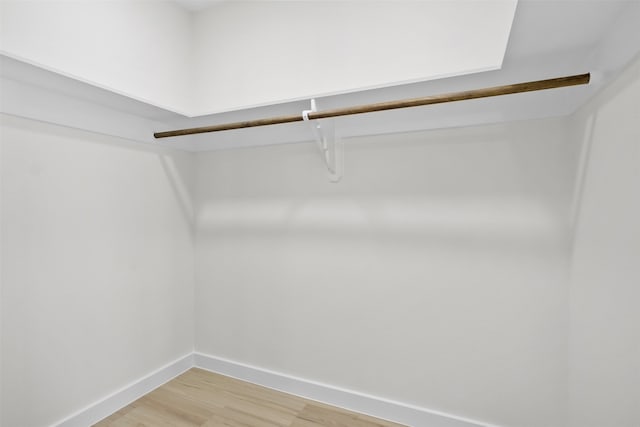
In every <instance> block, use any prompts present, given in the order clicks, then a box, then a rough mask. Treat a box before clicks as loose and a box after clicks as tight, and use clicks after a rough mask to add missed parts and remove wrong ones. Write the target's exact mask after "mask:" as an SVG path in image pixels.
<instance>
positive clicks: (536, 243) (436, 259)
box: [196, 120, 575, 427]
mask: <svg viewBox="0 0 640 427" xmlns="http://www.w3.org/2000/svg"><path fill="white" fill-rule="evenodd" d="M565 130H566V129H565V125H564V122H563V121H561V120H545V121H531V122H521V123H511V124H503V125H495V126H485V127H472V128H464V129H452V130H446V131H432V132H422V133H413V134H400V135H390V136H382V137H375V138H374V137H372V138H362V139H358V140H351V141H348V142H347V144H346V174H345V177H344V179H343V181H342V182H341V183H340V184H338V185H336V184H330V183H329V182H328V180H327V177H326V171H324V170H323V166H322V163H321V160H320V157H319V154H318V153H317V150H316V147H315V146H314V145H312V144H299V145H284V146H275V147H263V148H254V149H241V150H232V151H221V152H211V153H202V154H198V158H197V171H198V172H197V173H198V176H197V182H196V185H197V188H196V194H197V200H198V203H199V205H198V207H197V211H196V212H197V213H196V218H197V220H196V221H197V241H196V266H197V267H196V269H197V271H196V350H198V351H200V352H203V353H208V354H211V355H215V356H221V357H225V358H228V359H231V360H235V361H239V362H245V363H249V364H252V365H256V366H259V367H263V368H268V369H273V370H276V371H280V372H284V373H288V374H293V375H296V376H299V377H302V378H307V379H311V380H317V381H320V382H323V383H328V384H332V385H336V386H342V387H346V388H349V389H353V390H357V391H361V392H365V393H369V394H373V395H377V396H381V397H387V398H391V399H394V400H398V401H401V402H405V403H411V404H415V405H420V406H423V407H426V408H431V409H436V410H440V411H445V412H448V413H451V414H455V415H458V416H465V417H469V418H472V419H476V420H480V421H487V422H493V423H495V424H498V425H504V426H519V427H521V426H530V427H540V426H561V425H565V418H564V417H565V409H566V399H567V396H566V384H567V378H566V369H567V368H566V352H567V327H568V324H567V322H568V316H567V311H568V301H567V291H568V289H567V273H568V255H569V251H568V240H569V227H568V221H567V218H568V216H569V215H568V211H569V206H570V199H571V192H572V179H573V174H574V168H575V158H574V156H573V155H572V147H571V144H567V143H566V133H565Z"/></svg>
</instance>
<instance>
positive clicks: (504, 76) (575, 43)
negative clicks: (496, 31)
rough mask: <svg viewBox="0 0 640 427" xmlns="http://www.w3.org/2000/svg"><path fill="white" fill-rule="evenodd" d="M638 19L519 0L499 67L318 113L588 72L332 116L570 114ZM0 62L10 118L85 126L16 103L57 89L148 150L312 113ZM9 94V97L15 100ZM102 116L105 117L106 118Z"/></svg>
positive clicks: (239, 141)
mask: <svg viewBox="0 0 640 427" xmlns="http://www.w3.org/2000/svg"><path fill="white" fill-rule="evenodd" d="M180 3H192V4H191V5H189V7H192V8H193V7H206V6H208V5H207V4H204V3H210V2H201V1H196V2H191V1H189V0H184V1H183V0H180ZM184 6H185V7H186V6H187V5H184ZM638 22H640V2H639V1H633V0H627V1H617V0H610V1H588V0H587V1H584V0H566V1H564V0H563V1H558V0H553V1H548V0H541V1H534V0H520V1H519V3H518V6H517V10H516V14H515V18H514V22H513V26H512V31H511V35H510V38H509V43H508V46H507V50H506V54H505V57H504V62H503V65H502V68H501V69H499V70H495V71H487V72H482V73H476V74H471V75H466V76H458V77H452V78H444V79H438V80H433V81H428V82H418V83H411V84H405V85H399V86H393V87H386V88H379V89H373V90H366V91H359V92H355V93H349V94H342V95H335V96H328V97H322V98H319V99H318V106H319V109H326V108H334V107H345V106H352V105H359V104H364V103H370V102H380V101H387V100H394V99H403V98H413V97H417V96H427V95H433V94H438V93H446V92H452V91H459V90H467V89H475V88H482V87H488V86H495V85H501V84H508V83H517V82H522V81H529V80H538V79H544V78H551V77H558V76H562V75H570V74H580V73H584V72H591V73H592V83H591V84H590V85H589V86H588V87H584V86H582V87H574V88H564V89H558V90H552V91H545V92H538V93H528V94H520V95H510V96H503V97H499V98H491V99H483V100H474V101H465V102H460V103H451V104H443V105H438V106H429V107H417V108H411V109H403V110H396V111H390V112H384V113H373V114H364V115H358V116H350V117H345V118H340V119H337V120H336V121H335V127H336V129H337V131H338V132H339V133H340V135H342V136H343V137H345V138H351V137H358V136H363V135H373V134H384V133H394V132H407V131H415V130H425V129H435V128H446V127H457V126H469V125H475V124H483V123H496V122H504V121H510V120H523V119H533V118H541V117H550V116H562V115H567V114H571V113H572V112H574V111H575V110H576V109H577V108H579V106H580V105H582V104H584V103H585V102H586V101H587V100H588V99H589V98H590V97H591V96H593V95H594V93H595V92H596V91H597V90H598V89H599V88H601V87H602V85H604V84H606V83H607V82H608V81H610V79H611V78H613V77H614V76H615V75H616V74H617V73H619V72H620V71H621V69H622V68H623V67H624V66H625V65H626V64H628V63H629V62H630V61H631V60H632V59H633V58H636V57H637V56H638V55H639V54H640V26H638V25H637V23H638ZM2 65H3V66H2V74H3V76H4V77H5V78H8V79H9V80H11V82H13V83H11V84H12V85H14V86H15V88H14V86H11V91H9V90H5V91H4V92H3V95H5V96H3V97H4V98H5V99H4V100H3V102H2V104H3V106H2V108H3V110H4V111H6V112H9V113H11V111H7V110H13V111H14V114H18V115H25V116H29V115H31V116H32V117H34V118H38V117H39V119H40V120H44V121H57V122H61V121H64V120H67V121H69V122H73V123H69V125H72V126H76V127H81V126H82V125H84V123H85V122H86V120H80V119H79V118H78V119H73V117H72V115H70V114H69V113H67V114H58V115H54V114H53V113H52V112H44V111H37V112H30V111H27V110H28V109H29V108H28V106H25V105H22V104H21V103H20V99H21V98H22V99H24V91H25V90H26V89H24V88H23V89H20V88H19V87H18V86H20V85H23V86H25V87H26V85H29V86H34V85H36V86H39V87H40V88H45V89H47V88H52V89H53V88H55V89H54V90H55V92H56V93H57V94H58V95H60V96H65V97H68V98H70V99H71V98H72V99H74V100H80V101H82V102H85V103H87V107H86V108H85V110H86V111H88V108H89V107H88V103H92V104H99V106H100V108H103V109H108V110H109V111H111V110H113V111H117V112H118V114H125V115H127V117H130V116H135V117H141V118H142V119H144V120H145V121H144V122H141V124H139V125H137V128H136V127H135V126H132V125H131V123H132V122H131V121H128V122H127V123H128V127H127V128H126V129H125V128H124V127H123V126H119V124H118V123H119V122H118V120H116V119H115V118H114V120H113V123H112V124H110V125H109V126H106V127H105V126H103V127H104V128H105V129H104V130H101V132H103V133H109V134H114V135H118V136H123V137H125V138H128V139H133V140H136V141H141V142H148V143H153V142H155V141H154V139H153V137H152V136H151V134H152V132H153V131H162V130H171V129H180V128H187V127H197V126H203V125H212V124H218V123H225V122H233V121H243V120H251V119H257V118H264V117H271V116H277V115H281V114H294V113H295V112H300V111H301V110H303V109H307V108H309V106H308V101H296V102H287V103H280V104H276V105H268V106H263V107H258V108H251V109H245V110H240V111H233V112H227V113H220V114H212V115H208V116H203V117H196V118H188V117H185V116H181V115H180V114H175V113H171V112H168V111H166V110H163V109H161V108H157V107H153V106H150V105H148V104H145V103H141V102H138V101H132V100H130V99H127V98H126V97H122V96H121V95H116V94H113V93H110V92H109V91H104V90H102V89H98V88H95V87H90V86H88V85H87V84H85V83H81V82H78V81H73V79H68V78H65V77H62V76H59V75H55V73H50V72H46V71H43V70H41V69H38V67H32V66H29V65H28V64H22V63H20V62H19V61H17V62H16V61H13V62H12V61H11V60H10V59H8V58H3V64H2ZM14 83H15V84H14ZM20 87H22V86H20ZM6 88H9V86H8V85H7V86H6ZM21 91H22V92H21ZM14 92H15V95H12V93H14ZM29 96H31V97H32V98H31V99H32V101H33V100H34V99H35V97H37V96H38V95H37V94H36V92H33V93H31V92H30V95H29ZM62 102H63V100H62V98H61V99H59V100H57V101H56V105H61V103H62ZM34 104H35V102H30V105H34ZM105 111H106V110H105ZM47 114H48V115H49V116H51V117H49V116H48V115H47ZM36 116H38V117H36ZM54 116H55V117H54ZM104 116H106V115H105V114H103V117H104ZM114 117H115V116H114ZM79 123H82V125H79ZM84 126H86V125H84ZM89 130H92V129H89ZM310 139H312V135H311V133H310V131H309V128H308V126H307V125H306V124H305V123H294V124H290V125H277V126H269V127H262V128H253V129H246V130H237V131H229V132H220V133H216V134H204V135H194V136H189V137H179V138H168V139H166V140H162V142H161V143H162V144H165V145H168V146H172V147H176V148H180V149H186V150H192V151H202V150H212V149H221V148H231V147H241V146H257V145H267V144H278V143H290V142H299V141H308V140H310Z"/></svg>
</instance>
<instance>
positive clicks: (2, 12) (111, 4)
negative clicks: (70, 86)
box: [0, 0, 192, 112]
mask: <svg viewBox="0 0 640 427" xmlns="http://www.w3.org/2000/svg"><path fill="white" fill-rule="evenodd" d="M191 23H192V20H191V15H190V14H189V12H187V11H186V10H184V9H183V8H181V7H180V6H178V5H177V4H176V3H174V2H170V1H132V0H98V1H87V0H70V1H30V0H2V1H1V2H0V51H2V52H3V53H6V54H9V55H11V56H14V57H17V58H18V59H22V60H26V61H28V62H31V63H34V64H36V65H41V66H43V67H44V68H46V69H49V70H53V71H57V72H60V73H62V74H64V75H67V76H70V77H74V78H77V79H79V80H81V81H86V82H89V83H93V84H95V85H97V86H100V87H103V88H106V89H109V90H111V91H114V92H116V93H120V94H124V95H127V96H130V97H132V98H134V99H138V100H141V101H145V102H148V103H151V104H153V105H157V106H160V107H165V108H166V109H168V110H171V111H176V112H189V111H190V110H191V81H192V79H191V65H192V56H191V53H192V49H191V45H192V39H191V37H192V28H191Z"/></svg>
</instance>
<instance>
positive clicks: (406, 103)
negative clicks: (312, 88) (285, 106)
mask: <svg viewBox="0 0 640 427" xmlns="http://www.w3.org/2000/svg"><path fill="white" fill-rule="evenodd" d="M589 79H590V74H589V73H586V74H578V75H575V76H567V77H557V78H554V79H547V80H536V81H532V82H525V83H516V84H511V85H504V86H494V87H489V88H484V89H474V90H467V91H464V92H454V93H445V94H442V95H432V96H425V97H422V98H413V99H404V100H399V101H389V102H379V103H377V104H366V105H358V106H355V107H345V108H334V109H332V110H324V111H315V112H309V114H308V118H309V120H315V119H328V118H330V117H340V116H350V115H352V114H362V113H372V112H374V111H385V110H395V109H397V108H408V107H419V106H422V105H431V104H442V103H445V102H455V101H464V100H467V99H477V98H488V97H491V96H500V95H509V94H513V93H522V92H532V91H537V90H545V89H554V88H559V87H566V86H576V85H586V84H587V83H589ZM303 120H304V117H303V116H302V114H300V113H299V114H292V115H289V116H279V117H269V118H266V119H257V120H248V121H243V122H234V123H224V124H220V125H213V126H203V127H197V128H190V129H179V130H172V131H166V132H156V133H154V134H153V136H154V137H156V138H168V137H171V136H183V135H193V134H197V133H207V132H220V131H223V130H232V129H243V128H252V127H256V126H269V125H277V124H281V123H293V122H301V121H303Z"/></svg>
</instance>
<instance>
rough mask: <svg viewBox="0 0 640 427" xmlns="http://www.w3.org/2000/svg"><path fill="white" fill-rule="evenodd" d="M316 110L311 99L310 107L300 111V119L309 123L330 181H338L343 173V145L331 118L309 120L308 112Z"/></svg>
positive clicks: (314, 103)
mask: <svg viewBox="0 0 640 427" xmlns="http://www.w3.org/2000/svg"><path fill="white" fill-rule="evenodd" d="M317 111H318V108H317V104H316V100H315V99H312V100H311V108H310V109H309V110H303V111H302V120H304V121H305V122H307V123H309V127H310V128H311V133H312V134H313V138H314V139H315V141H316V144H317V145H318V148H319V149H320V155H321V156H322V160H323V162H324V165H325V166H326V168H327V171H328V173H329V181H330V182H339V181H340V179H341V178H342V174H343V158H344V147H343V145H342V140H341V139H340V137H339V136H337V135H336V130H335V123H334V121H333V120H325V121H324V123H321V122H320V120H319V119H316V120H310V119H309V113H315V112H317Z"/></svg>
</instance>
